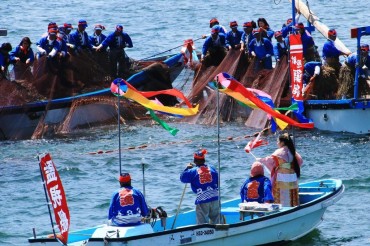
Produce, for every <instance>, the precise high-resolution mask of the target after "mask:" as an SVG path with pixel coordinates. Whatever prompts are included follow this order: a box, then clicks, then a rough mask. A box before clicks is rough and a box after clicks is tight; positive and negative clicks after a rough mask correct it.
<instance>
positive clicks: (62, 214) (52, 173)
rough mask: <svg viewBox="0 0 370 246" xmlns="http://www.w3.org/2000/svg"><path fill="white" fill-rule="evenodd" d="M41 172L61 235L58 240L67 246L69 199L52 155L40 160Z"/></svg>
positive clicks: (44, 156)
mask: <svg viewBox="0 0 370 246" xmlns="http://www.w3.org/2000/svg"><path fill="white" fill-rule="evenodd" d="M40 170H41V173H42V176H43V178H44V182H45V188H46V190H47V194H48V196H49V199H50V203H51V205H52V207H53V210H54V216H55V221H56V223H57V224H58V227H59V230H60V235H58V236H57V237H58V239H59V240H60V241H61V242H62V243H63V244H64V245H67V241H68V232H69V226H70V216H69V210H68V206H67V199H66V195H65V193H64V188H63V185H62V180H61V179H60V176H59V173H58V171H57V169H56V167H55V165H54V162H53V161H52V160H51V157H50V154H45V155H43V156H42V157H41V158H40Z"/></svg>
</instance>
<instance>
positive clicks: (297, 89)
mask: <svg viewBox="0 0 370 246" xmlns="http://www.w3.org/2000/svg"><path fill="white" fill-rule="evenodd" d="M289 43H290V78H291V83H292V97H293V99H294V100H296V101H302V100H303V95H302V91H303V69H304V67H303V65H304V64H303V46H302V40H301V36H300V35H299V34H291V35H290V36H289Z"/></svg>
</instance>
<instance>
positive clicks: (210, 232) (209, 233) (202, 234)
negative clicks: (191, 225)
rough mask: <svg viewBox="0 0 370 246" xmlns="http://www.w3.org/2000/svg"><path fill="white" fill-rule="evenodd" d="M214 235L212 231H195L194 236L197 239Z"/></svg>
mask: <svg viewBox="0 0 370 246" xmlns="http://www.w3.org/2000/svg"><path fill="white" fill-rule="evenodd" d="M214 233H215V230H214V229H207V230H201V231H197V232H196V234H195V235H196V236H197V237H199V236H205V235H212V234H214Z"/></svg>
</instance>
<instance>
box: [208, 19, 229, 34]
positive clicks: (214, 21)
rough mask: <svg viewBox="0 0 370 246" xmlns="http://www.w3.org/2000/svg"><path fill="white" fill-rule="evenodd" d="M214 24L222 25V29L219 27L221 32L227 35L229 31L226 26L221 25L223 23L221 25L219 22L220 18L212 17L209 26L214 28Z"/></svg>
mask: <svg viewBox="0 0 370 246" xmlns="http://www.w3.org/2000/svg"><path fill="white" fill-rule="evenodd" d="M214 26H219V27H220V29H219V31H220V33H223V34H225V35H226V33H227V30H226V28H225V27H224V26H221V25H220V23H219V21H218V19H217V18H212V19H211V20H210V21H209V28H212V27H214Z"/></svg>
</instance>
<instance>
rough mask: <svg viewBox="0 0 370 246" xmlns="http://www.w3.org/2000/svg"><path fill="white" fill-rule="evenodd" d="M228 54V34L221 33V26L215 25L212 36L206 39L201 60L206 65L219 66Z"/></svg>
mask: <svg viewBox="0 0 370 246" xmlns="http://www.w3.org/2000/svg"><path fill="white" fill-rule="evenodd" d="M225 56H226V36H225V35H224V34H223V33H220V26H217V25H216V26H213V27H212V29H211V36H209V37H207V38H206V40H205V41H204V44H203V48H202V55H201V62H202V64H204V65H205V67H209V66H218V65H219V64H220V63H221V61H222V60H223V59H224V57H225Z"/></svg>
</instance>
